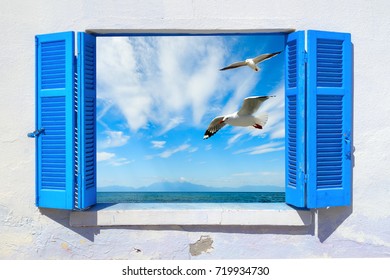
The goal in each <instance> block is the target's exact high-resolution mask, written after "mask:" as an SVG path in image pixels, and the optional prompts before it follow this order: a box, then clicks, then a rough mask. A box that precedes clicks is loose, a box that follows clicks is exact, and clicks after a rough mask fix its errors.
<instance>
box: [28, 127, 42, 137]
mask: <svg viewBox="0 0 390 280" xmlns="http://www.w3.org/2000/svg"><path fill="white" fill-rule="evenodd" d="M44 131H45V129H44V128H41V129H37V130H35V131H33V132H30V133H27V137H29V138H36V137H38V136H39V135H40V134H41V133H43V132H44Z"/></svg>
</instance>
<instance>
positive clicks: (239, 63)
mask: <svg viewBox="0 0 390 280" xmlns="http://www.w3.org/2000/svg"><path fill="white" fill-rule="evenodd" d="M245 65H246V63H245V61H239V62H234V63H232V64H230V65H228V66H226V67H224V68H221V69H219V70H220V71H224V70H228V69H233V68H237V67H241V66H245Z"/></svg>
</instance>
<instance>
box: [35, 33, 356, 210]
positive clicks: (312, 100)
mask: <svg viewBox="0 0 390 280" xmlns="http://www.w3.org/2000/svg"><path fill="white" fill-rule="evenodd" d="M100 35H102V34H100ZM104 35H105V36H107V34H104ZM96 36H99V34H89V33H84V32H79V33H78V34H77V55H75V52H74V51H75V36H74V33H73V32H64V33H56V34H47V35H38V36H37V37H36V131H35V132H34V133H32V134H30V136H31V137H35V138H36V197H37V199H36V205H37V206H38V207H47V208H58V209H71V210H72V209H86V208H88V207H90V206H91V205H93V204H95V203H96V192H97V187H96V183H97V173H96V164H97V159H96V153H97V149H96V145H97V136H96ZM305 45H307V49H305ZM351 56H352V53H351V39H350V34H345V33H335V32H322V31H308V32H306V33H305V32H303V31H298V32H293V33H290V34H289V35H288V39H287V43H286V45H285V49H284V58H285V62H284V64H285V67H286V71H285V131H286V141H285V173H286V183H285V191H286V203H288V204H291V205H294V206H297V207H306V208H319V207H327V206H341V205H350V202H351V185H352V178H351V176H352V164H351V162H352V155H351V151H352V149H351V147H352V57H351Z"/></svg>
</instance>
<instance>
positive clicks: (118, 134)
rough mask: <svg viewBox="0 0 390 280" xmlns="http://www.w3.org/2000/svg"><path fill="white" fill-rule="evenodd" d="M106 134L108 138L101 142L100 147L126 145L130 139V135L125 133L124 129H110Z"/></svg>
mask: <svg viewBox="0 0 390 280" xmlns="http://www.w3.org/2000/svg"><path fill="white" fill-rule="evenodd" d="M104 134H106V135H107V136H106V138H105V139H104V141H103V142H102V143H99V147H100V148H102V149H106V148H114V147H121V146H124V145H126V143H127V141H129V139H130V136H128V135H125V134H124V133H123V131H113V130H108V131H105V132H104Z"/></svg>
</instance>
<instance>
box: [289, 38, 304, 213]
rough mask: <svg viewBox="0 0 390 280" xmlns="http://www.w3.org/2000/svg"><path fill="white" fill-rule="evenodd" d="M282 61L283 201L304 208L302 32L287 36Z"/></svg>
mask: <svg viewBox="0 0 390 280" xmlns="http://www.w3.org/2000/svg"><path fill="white" fill-rule="evenodd" d="M285 56H286V58H285V59H286V63H285V77H286V78H285V93H286V94H285V115H286V203H288V204H291V205H294V206H297V207H305V203H306V201H305V195H306V193H305V170H306V167H305V157H306V153H305V143H306V141H305V134H306V128H305V122H306V120H305V116H306V113H305V107H306V105H305V102H306V101H305V90H306V89H305V83H306V76H305V33H304V31H297V32H294V33H291V34H289V35H288V38H287V45H286V51H285Z"/></svg>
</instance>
